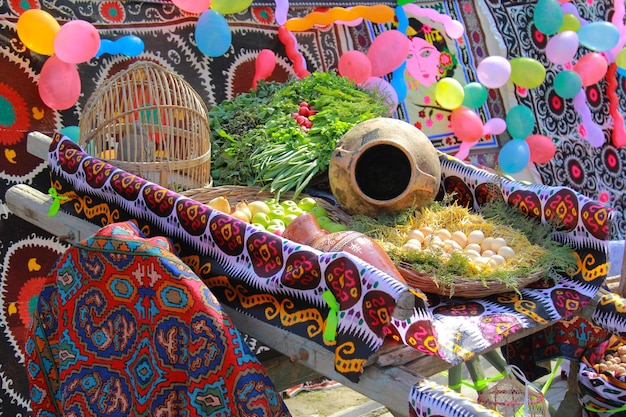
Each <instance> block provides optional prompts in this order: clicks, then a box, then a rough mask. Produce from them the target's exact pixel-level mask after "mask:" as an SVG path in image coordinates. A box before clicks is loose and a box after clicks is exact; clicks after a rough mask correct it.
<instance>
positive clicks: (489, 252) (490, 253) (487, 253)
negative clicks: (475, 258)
mask: <svg viewBox="0 0 626 417" xmlns="http://www.w3.org/2000/svg"><path fill="white" fill-rule="evenodd" d="M495 254H496V253H495V252H494V251H492V250H491V249H487V250H483V252H482V253H481V255H482V256H484V257H485V258H491V257H492V256H493V255H495Z"/></svg>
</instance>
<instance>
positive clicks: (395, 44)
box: [367, 30, 411, 77]
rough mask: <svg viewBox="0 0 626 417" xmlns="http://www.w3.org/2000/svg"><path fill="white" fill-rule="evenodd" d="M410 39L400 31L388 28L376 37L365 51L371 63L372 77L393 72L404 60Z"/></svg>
mask: <svg viewBox="0 0 626 417" xmlns="http://www.w3.org/2000/svg"><path fill="white" fill-rule="evenodd" d="M409 46H411V41H409V38H407V37H406V35H404V34H403V33H402V32H400V31H397V30H388V31H385V32H383V33H381V34H380V35H378V36H377V37H376V39H374V41H373V42H372V45H371V46H370V49H369V50H368V51H367V57H368V58H369V60H370V62H371V64H372V77H382V76H383V75H385V74H389V73H390V72H393V70H395V69H396V68H398V67H399V66H400V65H402V63H403V62H404V61H405V60H406V56H407V54H408V53H409Z"/></svg>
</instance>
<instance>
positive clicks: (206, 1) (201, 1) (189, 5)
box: [172, 0, 211, 13]
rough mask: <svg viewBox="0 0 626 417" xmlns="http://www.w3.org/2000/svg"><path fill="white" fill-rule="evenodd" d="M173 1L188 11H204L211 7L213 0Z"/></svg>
mask: <svg viewBox="0 0 626 417" xmlns="http://www.w3.org/2000/svg"><path fill="white" fill-rule="evenodd" d="M172 3H174V5H175V6H176V7H178V8H179V9H180V10H182V11H184V12H187V13H202V12H204V11H206V10H208V9H209V7H211V0H172Z"/></svg>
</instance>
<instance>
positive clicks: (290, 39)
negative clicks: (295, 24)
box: [278, 26, 311, 78]
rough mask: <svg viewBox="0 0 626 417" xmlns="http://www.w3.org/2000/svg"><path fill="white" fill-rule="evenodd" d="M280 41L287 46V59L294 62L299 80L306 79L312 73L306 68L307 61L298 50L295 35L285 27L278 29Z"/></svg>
mask: <svg viewBox="0 0 626 417" xmlns="http://www.w3.org/2000/svg"><path fill="white" fill-rule="evenodd" d="M278 40H280V41H281V43H282V44H283V45H284V46H285V51H286V52H287V57H288V58H289V59H290V60H291V62H293V69H294V72H295V73H296V75H297V76H298V78H304V77H306V76H308V75H310V74H311V73H310V72H309V70H307V68H306V61H305V60H304V56H302V54H301V53H300V51H299V50H298V41H297V39H296V37H295V36H294V34H293V33H291V32H290V31H289V30H287V28H285V26H281V27H279V28H278Z"/></svg>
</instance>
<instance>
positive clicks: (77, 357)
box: [25, 222, 290, 417]
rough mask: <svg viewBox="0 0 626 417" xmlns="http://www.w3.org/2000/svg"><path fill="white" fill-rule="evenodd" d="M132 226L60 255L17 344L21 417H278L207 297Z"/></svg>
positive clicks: (110, 229) (276, 399)
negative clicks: (29, 414) (26, 408)
mask: <svg viewBox="0 0 626 417" xmlns="http://www.w3.org/2000/svg"><path fill="white" fill-rule="evenodd" d="M172 250H173V248H172V247H171V246H170V242H169V241H168V240H166V239H165V238H151V239H146V238H144V237H143V236H142V235H141V232H140V231H139V230H138V229H137V228H136V226H134V225H133V224H132V223H130V222H127V223H117V224H112V225H110V226H107V227H104V228H102V229H101V230H100V231H99V232H98V233H97V234H96V235H94V236H92V237H90V238H88V239H87V240H85V241H83V242H81V243H80V244H79V245H76V246H75V247H72V248H71V249H68V250H67V251H66V252H65V253H64V254H63V255H62V256H61V258H60V259H59V261H58V263H57V265H56V267H55V269H54V271H53V273H52V274H50V276H49V278H48V279H47V280H46V282H45V284H44V285H43V288H42V290H41V295H40V297H39V300H38V303H37V308H36V310H35V313H34V320H33V321H32V323H31V326H30V329H29V339H28V341H27V342H26V347H25V351H26V352H27V358H26V369H27V370H28V376H29V378H30V381H31V387H32V392H33V395H32V397H31V401H32V407H33V415H34V416H41V417H43V416H49V415H61V414H60V413H59V411H60V410H63V413H64V414H63V415H68V414H71V415H74V416H96V415H116V416H140V415H164V413H168V414H170V413H175V414H176V415H180V416H207V415H216V416H217V415H223V416H227V415H228V416H232V415H258V416H277V417H278V416H288V415H290V414H289V412H288V411H287V409H286V407H285V404H284V403H283V401H282V399H281V396H280V393H279V392H278V391H277V390H276V388H275V387H274V385H273V383H272V382H271V380H270V379H269V378H268V376H267V375H266V373H265V370H264V369H263V367H262V365H261V364H260V363H259V362H258V360H257V359H256V357H255V356H254V355H253V354H252V352H251V351H250V350H249V348H248V346H247V345H246V343H245V342H244V341H243V338H242V337H241V335H240V334H239V332H238V331H237V329H236V328H235V327H234V325H233V323H232V322H231V321H230V319H229V318H228V316H226V315H225V314H224V312H223V311H222V310H221V307H220V305H219V304H218V303H217V302H216V300H215V298H214V297H213V296H212V294H211V293H210V291H209V290H208V288H207V287H206V286H205V285H204V283H202V281H201V280H200V279H198V277H197V276H195V275H194V274H193V272H192V271H191V270H190V269H189V268H188V267H187V266H186V265H185V264H183V263H182V262H181V261H180V259H179V258H177V257H176V256H175V255H174V254H173V253H172Z"/></svg>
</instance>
